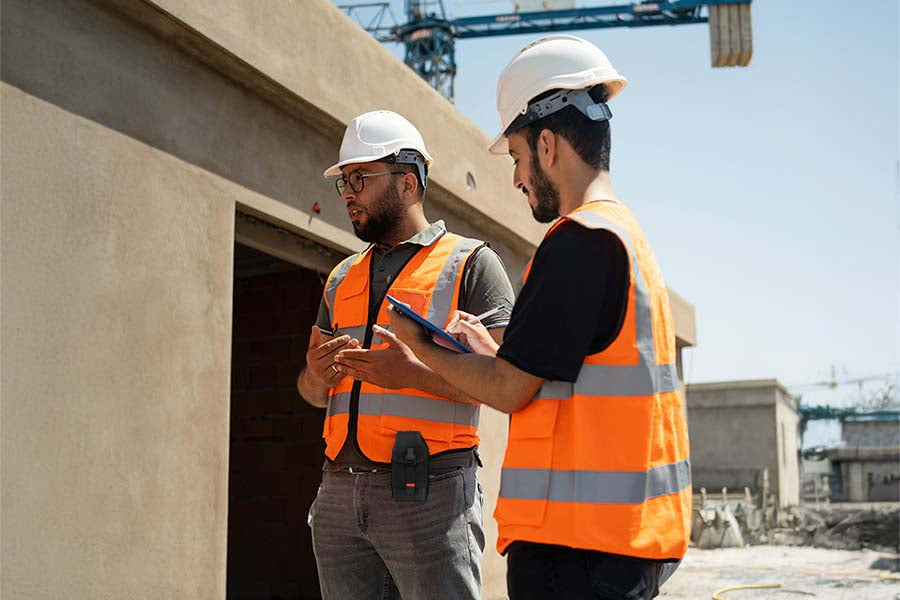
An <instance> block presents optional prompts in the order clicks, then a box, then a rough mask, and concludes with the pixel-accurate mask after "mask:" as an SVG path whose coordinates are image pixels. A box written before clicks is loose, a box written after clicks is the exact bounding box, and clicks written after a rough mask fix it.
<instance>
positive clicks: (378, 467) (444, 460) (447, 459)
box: [322, 446, 484, 475]
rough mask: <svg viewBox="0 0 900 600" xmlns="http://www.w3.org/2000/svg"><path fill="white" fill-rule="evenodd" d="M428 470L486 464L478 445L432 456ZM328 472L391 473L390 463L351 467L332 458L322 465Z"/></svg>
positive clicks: (439, 471)
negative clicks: (334, 461) (482, 460)
mask: <svg viewBox="0 0 900 600" xmlns="http://www.w3.org/2000/svg"><path fill="white" fill-rule="evenodd" d="M428 463H429V464H428V470H429V471H430V472H431V474H432V475H441V474H443V473H449V472H450V471H453V470H455V469H464V468H467V467H473V466H475V465H478V466H479V467H481V466H484V465H483V464H482V462H481V457H480V456H479V455H478V447H477V446H476V447H474V448H466V449H465V450H450V451H448V452H442V453H440V454H435V455H433V456H431V458H430V459H429V460H428ZM322 470H323V471H326V472H332V473H333V472H338V473H351V474H353V475H362V474H366V473H390V472H391V465H390V463H383V464H382V463H376V464H373V465H372V466H365V467H351V466H348V465H336V464H334V463H333V462H331V461H330V460H327V459H326V460H325V465H324V466H323V467H322Z"/></svg>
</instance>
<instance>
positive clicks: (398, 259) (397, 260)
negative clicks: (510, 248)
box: [316, 221, 515, 467]
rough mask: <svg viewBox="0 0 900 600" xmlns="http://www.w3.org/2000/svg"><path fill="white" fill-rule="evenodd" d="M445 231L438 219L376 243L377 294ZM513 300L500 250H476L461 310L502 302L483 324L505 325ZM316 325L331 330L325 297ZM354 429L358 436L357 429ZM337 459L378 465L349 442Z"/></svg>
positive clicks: (374, 290) (374, 271) (467, 271)
mask: <svg viewBox="0 0 900 600" xmlns="http://www.w3.org/2000/svg"><path fill="white" fill-rule="evenodd" d="M446 231H447V229H446V227H445V226H444V222H443V221H435V222H434V223H432V224H431V225H430V226H428V227H427V228H426V229H424V230H422V231H420V232H419V233H417V234H416V235H414V236H412V237H411V238H409V239H408V240H406V241H405V242H401V243H399V244H397V245H396V246H394V247H393V248H389V247H387V246H382V245H379V244H375V247H374V248H373V249H372V271H371V272H372V281H371V282H370V285H371V288H372V290H371V291H372V293H373V294H374V295H375V296H374V297H376V298H377V297H379V296H383V295H384V294H385V292H386V291H387V289H388V287H389V286H390V284H391V282H392V281H393V280H394V278H396V276H397V275H398V274H399V273H400V270H401V269H402V268H403V267H404V266H405V265H406V263H407V262H409V260H410V259H412V257H413V256H415V254H416V253H417V252H418V251H419V250H420V249H422V248H424V247H426V246H430V245H431V244H433V243H434V242H436V241H437V240H438V238H440V236H441V235H442V234H443V233H444V232H446ZM514 300H515V296H514V294H513V289H512V285H511V284H510V282H509V277H507V275H506V269H505V267H504V266H503V261H502V260H500V257H499V256H497V253H496V252H494V251H493V250H492V249H490V248H489V247H487V246H484V247H482V248H479V249H478V250H476V251H475V253H474V254H473V255H472V256H470V257H469V260H468V261H467V263H466V266H465V271H464V272H463V280H462V284H461V286H460V290H459V309H460V310H462V311H465V312H467V313H470V314H473V315H478V314H481V313H483V312H485V311H487V310H489V309H491V308H494V307H495V306H499V305H501V304H502V305H504V306H506V308H505V309H504V310H501V311H499V312H497V313H495V314H493V315H491V316H490V317H487V318H485V320H484V321H483V323H484V325H485V327H487V328H488V329H491V328H494V327H506V326H507V325H508V324H509V315H510V312H511V311H512V305H513V301H514ZM316 325H318V326H319V328H321V329H327V330H331V315H330V314H329V310H328V307H327V306H326V304H325V300H324V298H323V299H322V301H321V302H320V303H319V314H318V318H317V319H316ZM361 341H362V340H360V342H361ZM352 431H353V434H354V436H355V433H356V430H355V428H353V430H352ZM348 441H349V438H348ZM354 441H355V440H354ZM334 462H335V464H337V465H340V466H351V467H370V466H372V465H374V464H376V463H373V462H372V461H370V460H368V459H367V458H365V457H364V456H362V454H361V453H359V451H358V449H357V447H356V444H355V443H346V442H345V443H344V447H343V449H342V450H341V452H340V453H339V454H338V456H337V457H336V458H335V461H334Z"/></svg>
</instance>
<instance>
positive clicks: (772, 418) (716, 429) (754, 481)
mask: <svg viewBox="0 0 900 600" xmlns="http://www.w3.org/2000/svg"><path fill="white" fill-rule="evenodd" d="M687 406H688V427H689V432H690V438H691V474H692V477H693V484H694V488H695V489H697V488H700V487H706V488H707V489H709V490H717V489H719V488H721V487H723V486H725V487H729V488H738V489H741V488H743V487H744V486H750V487H751V488H754V487H756V488H758V486H760V485H761V481H760V476H759V473H760V471H761V470H762V469H764V468H765V469H768V472H769V485H770V489H771V491H772V492H774V493H776V494H777V495H778V499H779V504H780V505H781V506H787V505H790V504H797V503H798V501H799V493H800V472H799V464H798V457H797V423H798V416H797V412H796V406H795V404H794V401H793V399H791V398H790V396H789V395H787V392H786V391H785V390H784V388H783V387H781V385H780V384H778V382H776V381H774V380H761V381H735V382H721V383H702V384H691V385H688V386H687Z"/></svg>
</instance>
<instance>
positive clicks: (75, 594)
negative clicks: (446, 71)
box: [0, 0, 696, 600]
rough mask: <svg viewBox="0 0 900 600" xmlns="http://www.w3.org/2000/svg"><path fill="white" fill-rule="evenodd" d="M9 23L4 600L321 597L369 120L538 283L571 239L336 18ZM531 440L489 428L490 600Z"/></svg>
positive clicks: (252, 13) (412, 77) (205, 0)
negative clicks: (330, 291) (356, 148)
mask: <svg viewBox="0 0 900 600" xmlns="http://www.w3.org/2000/svg"><path fill="white" fill-rule="evenodd" d="M0 17H2V20H0V23H2V34H0V42H2V64H0V79H2V82H0V98H2V111H0V118H2V122H0V128H2V136H0V138H2V152H0V159H2V162H0V169H2V177H0V181H2V188H0V193H2V199H3V212H2V217H3V218H2V236H0V238H2V241H0V243H2V248H0V251H2V252H0V254H2V276H3V286H2V299H0V305H2V336H0V337H2V350H0V353H2V356H3V371H2V379H0V385H2V397H3V402H2V423H3V428H2V437H0V448H2V450H0V457H2V467H0V470H2V473H3V486H2V490H0V493H2V497H0V512H2V514H0V520H2V523H3V535H2V548H0V554H2V562H3V568H2V575H0V577H2V580H0V588H2V590H3V594H4V597H6V596H7V595H8V596H9V597H10V598H30V599H31V598H34V599H38V600H40V599H55V598H71V599H76V600H79V599H83V600H93V599H95V598H104V597H118V598H225V597H226V593H227V595H228V596H229V597H235V598H241V597H254V598H256V597H265V598H270V597H274V596H280V597H283V598H285V599H288V598H300V597H304V598H310V597H315V596H316V595H317V593H318V584H317V581H316V573H315V563H314V560H313V557H312V551H311V548H310V544H309V529H308V527H307V524H306V517H307V510H308V508H309V505H310V503H311V501H312V499H313V498H314V497H315V494H316V488H317V486H318V483H319V481H320V478H321V473H320V469H321V464H322V457H323V445H322V442H321V432H322V424H323V420H324V411H321V410H318V409H313V408H311V407H309V406H308V405H307V404H306V403H305V402H303V400H302V399H301V398H299V396H298V395H297V392H296V389H295V387H294V381H295V378H296V376H297V374H298V372H299V370H300V368H302V366H303V365H304V357H305V351H306V344H307V340H308V335H309V328H310V326H311V325H312V323H313V322H314V320H315V314H316V308H317V305H318V301H319V298H320V296H321V291H322V281H323V277H324V274H327V273H328V272H329V270H330V269H331V267H332V266H333V265H334V264H336V263H337V262H338V261H340V260H341V259H342V258H343V257H345V256H347V255H349V254H352V253H354V252H357V251H359V250H361V249H363V248H364V247H365V244H364V243H362V242H361V241H360V240H358V239H357V238H356V237H355V236H354V235H353V232H352V228H351V226H350V223H349V220H348V218H347V215H346V209H345V206H344V203H343V202H342V201H341V200H340V199H339V198H337V196H336V195H335V191H334V188H333V185H332V182H330V181H326V180H324V179H323V178H322V170H323V168H324V167H325V166H327V165H328V164H330V163H332V162H333V161H334V159H335V157H336V156H337V154H338V147H339V145H340V141H341V136H342V134H343V129H344V127H345V126H346V124H347V123H348V122H349V121H350V119H352V118H353V117H354V116H356V115H358V114H360V113H362V112H365V111H368V110H372V109H377V108H385V109H391V110H395V111H397V112H399V113H401V114H403V115H405V116H406V117H407V118H409V119H410V121H412V122H413V123H414V124H415V125H416V126H417V127H418V128H419V129H420V130H421V132H422V134H423V136H424V138H425V139H426V140H427V144H428V147H429V149H430V151H431V153H432V154H433V155H434V156H435V160H436V162H435V166H434V169H433V170H432V172H431V173H430V175H431V177H430V185H429V191H428V195H427V200H426V205H425V208H426V214H427V215H428V217H429V219H431V220H436V219H444V220H445V221H446V222H447V225H448V228H449V229H451V230H453V231H455V232H458V233H460V234H463V235H468V236H475V237H480V238H482V239H486V240H489V241H490V242H491V244H492V246H493V248H494V249H496V250H497V252H498V253H499V254H500V256H501V257H502V258H503V260H504V262H505V264H506V267H507V270H508V272H509V274H510V275H511V277H512V278H513V279H514V280H515V279H518V277H519V275H520V274H521V273H522V271H523V269H524V266H525V264H526V263H527V261H528V259H529V257H530V255H531V254H532V252H533V251H534V249H535V247H536V246H537V244H538V243H540V241H541V239H542V236H543V233H544V231H545V229H546V227H545V226H542V225H539V224H537V223H535V222H534V220H533V219H532V218H531V215H530V211H529V210H528V209H527V207H526V205H525V201H524V199H523V196H522V194H520V193H519V192H517V191H516V190H515V189H513V187H512V186H511V185H510V182H511V176H512V163H511V161H510V160H509V158H508V157H498V156H492V155H489V154H488V153H487V152H486V150H485V148H486V146H487V144H488V142H489V141H490V138H489V137H488V135H487V134H486V133H485V132H483V131H481V130H480V129H479V128H478V127H477V126H476V125H475V124H474V123H472V122H471V121H470V120H469V119H467V118H466V117H465V116H464V115H462V114H461V113H460V112H459V111H458V110H457V109H456V108H455V107H453V106H452V105H451V104H449V103H448V102H447V101H446V100H445V99H444V98H442V97H441V96H440V95H439V94H438V93H437V92H436V91H434V90H433V89H431V88H430V87H429V86H428V85H427V84H426V83H425V82H424V81H423V80H422V79H420V78H419V76H418V75H416V74H415V73H413V72H412V71H410V70H409V69H408V68H407V67H406V66H405V65H403V64H402V63H401V62H400V61H398V60H396V59H395V58H394V57H393V56H392V55H391V54H390V52H389V51H388V50H386V49H385V48H383V47H382V46H381V44H379V43H378V42H377V41H375V40H374V39H373V38H372V37H371V36H369V35H368V34H367V33H365V32H364V31H363V30H362V29H360V28H359V27H358V26H356V25H355V24H354V23H352V22H351V21H350V20H349V19H348V18H347V17H346V16H345V15H344V14H343V13H342V12H341V11H340V10H338V9H337V8H336V7H335V6H334V5H333V4H332V3H330V2H328V1H327V0H303V2H247V1H246V0H192V1H190V2H185V1H184V0H153V1H151V0H3V4H2V13H0ZM490 101H491V100H490V98H488V97H485V102H490ZM646 202H648V203H649V202H652V199H647V200H646ZM635 208H636V209H637V212H638V213H639V214H640V207H635ZM672 304H673V307H672V308H673V313H674V315H675V329H676V336H677V343H678V349H679V353H678V364H679V372H680V370H681V368H680V367H681V352H680V351H681V349H682V348H684V347H685V346H690V345H693V344H694V342H695V337H696V334H695V328H694V309H693V306H691V305H690V304H689V303H687V302H685V301H684V300H682V299H681V298H680V297H679V296H677V294H674V293H673V294H672ZM507 422H508V419H507V417H506V415H502V414H500V413H498V412H496V411H492V410H484V411H482V416H481V423H480V431H481V435H482V457H483V459H484V462H485V468H484V469H482V470H481V471H480V472H479V476H480V478H481V480H482V483H483V485H484V490H485V507H484V514H485V529H486V537H487V541H486V550H485V554H484V557H485V558H484V597H485V599H487V600H492V599H495V598H502V597H504V595H505V589H506V586H505V560H504V558H503V557H501V556H499V555H498V554H497V553H496V552H495V551H494V550H493V548H494V544H495V540H496V535H497V532H496V524H495V522H494V520H493V519H492V518H491V514H492V512H493V508H494V504H495V501H496V498H497V494H498V490H499V478H500V465H501V462H502V459H503V453H504V449H505V444H506V431H507V429H506V428H507Z"/></svg>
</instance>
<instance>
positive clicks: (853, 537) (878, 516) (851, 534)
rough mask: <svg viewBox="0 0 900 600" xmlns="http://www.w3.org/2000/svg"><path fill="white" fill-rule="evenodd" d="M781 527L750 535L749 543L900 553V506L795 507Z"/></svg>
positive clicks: (785, 513)
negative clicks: (865, 549) (864, 549)
mask: <svg viewBox="0 0 900 600" xmlns="http://www.w3.org/2000/svg"><path fill="white" fill-rule="evenodd" d="M778 524H779V527H777V528H775V529H772V530H769V531H768V532H761V533H760V534H759V535H751V536H749V539H748V541H750V543H769V544H777V545H784V546H816V547H819V548H832V549H837V550H862V549H863V548H868V549H871V550H877V551H880V552H891V553H898V552H900V505H898V504H890V505H885V506H876V507H873V506H863V507H848V506H825V507H809V506H794V507H790V508H787V509H785V510H784V511H782V513H781V514H780V515H779V518H778Z"/></svg>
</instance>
